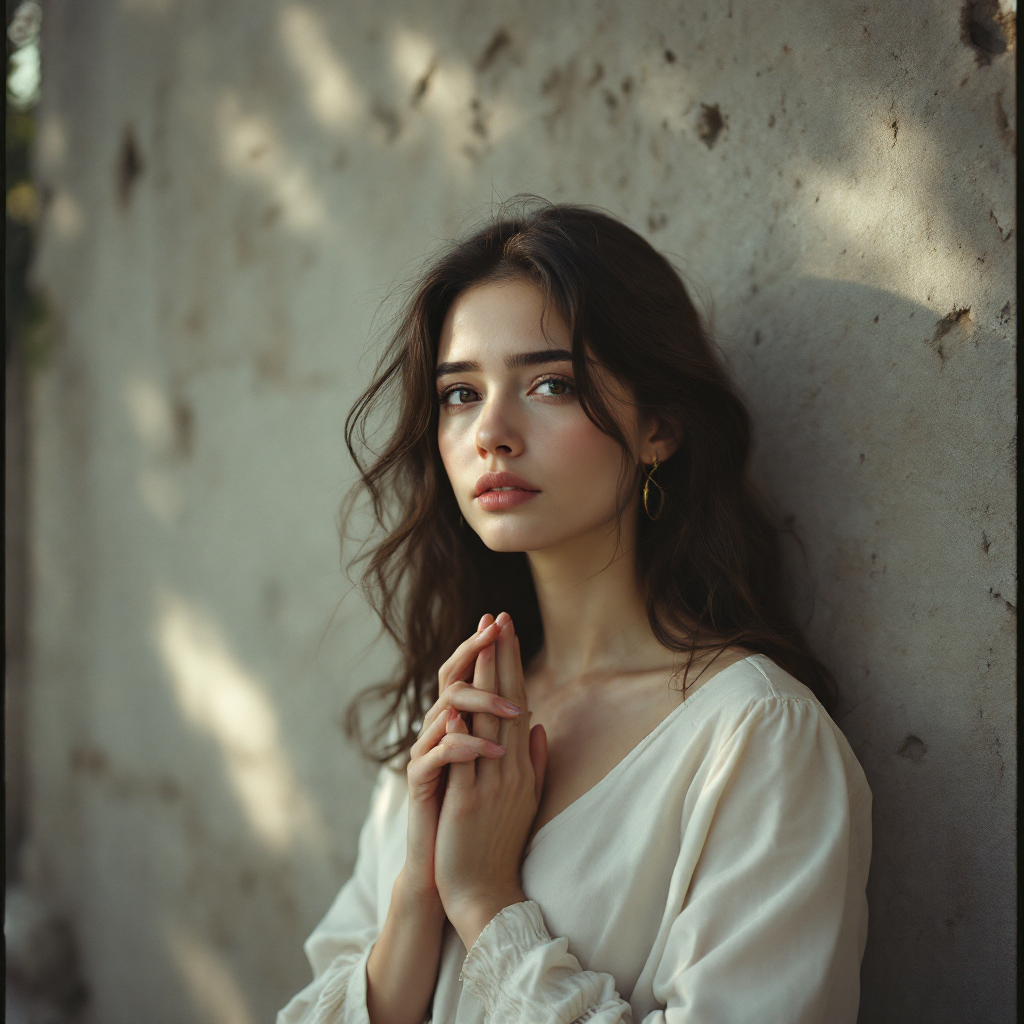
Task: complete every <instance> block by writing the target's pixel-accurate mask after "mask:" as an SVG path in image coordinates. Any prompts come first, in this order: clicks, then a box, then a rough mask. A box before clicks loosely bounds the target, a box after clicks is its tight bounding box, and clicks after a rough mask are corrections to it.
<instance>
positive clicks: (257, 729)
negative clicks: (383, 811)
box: [156, 592, 326, 852]
mask: <svg viewBox="0 0 1024 1024" xmlns="http://www.w3.org/2000/svg"><path fill="white" fill-rule="evenodd" d="M156 634H157V642H158V645H159V650H160V653H161V655H162V656H163V660H164V664H165V665H166V667H167V670H168V673H169V674H170V677H171V683H172V685H173V690H174V695H175V697H176V698H177V700H178V703H179V705H180V706H181V709H182V712H183V713H184V715H185V717H186V718H187V719H188V721H190V722H191V723H192V724H193V725H195V726H196V728H198V729H200V730H201V731H203V732H205V733H206V734H207V735H209V736H210V737H212V739H213V740H214V741H215V742H216V743H217V745H218V747H219V749H220V752H221V755H222V756H223V759H224V767H225V770H226V773H227V775H228V778H229V780H230V782H231V786H232V788H233V789H234V791H235V794H236V795H237V797H238V800H239V803H240V804H241V806H242V808H243V810H244V812H245V814H246V817H247V818H248V820H249V824H250V826H251V827H252V830H253V832H254V833H255V834H256V835H257V836H258V837H259V839H260V840H261V841H262V842H263V843H264V844H265V845H266V846H267V847H269V848H270V849H272V850H275V851H278V852H280V851H284V850H286V849H288V848H291V847H293V846H295V845H302V846H305V847H311V848H313V849H314V850H316V851H317V852H322V851H323V850H324V849H325V848H326V845H325V831H324V828H323V824H322V822H321V820H320V816H319V814H318V812H317V810H316V807H315V806H314V805H313V803H312V801H311V800H310V798H309V797H308V796H307V794H306V793H305V792H304V791H303V790H302V788H301V787H300V785H299V783H298V780H297V779H296V777H295V772H294V771H293V769H292V766H291V763H290V761H289V759H288V756H287V754H286V753H285V751H284V749H283V748H282V745H281V741H280V737H279V730H278V720H277V713H276V711H275V709H274V707H273V705H272V704H271V702H270V700H269V699H268V697H267V695H266V693H265V692H264V690H263V687H262V685H261V683H260V682H259V680H258V679H256V677H254V676H253V675H252V674H251V673H249V672H248V671H246V669H245V668H243V667H242V665H241V664H240V663H239V662H238V660H237V658H236V657H235V656H234V654H233V653H232V652H231V651H230V650H229V649H228V645H227V643H226V642H225V640H224V637H223V636H222V635H221V633H220V631H219V630H218V629H217V627H216V625H215V624H214V623H213V622H211V621H210V618H209V617H208V616H205V615H203V614H201V613H200V612H199V611H198V610H197V609H196V608H194V607H193V606H192V605H190V604H189V602H187V601H186V600H184V599H183V598H182V597H180V596H177V595H175V594H171V593H168V592H164V593H161V594H159V595H158V601H157V616H156Z"/></svg>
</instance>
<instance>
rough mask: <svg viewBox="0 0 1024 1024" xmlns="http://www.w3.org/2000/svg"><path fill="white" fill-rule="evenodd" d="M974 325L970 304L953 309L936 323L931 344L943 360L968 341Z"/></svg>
mask: <svg viewBox="0 0 1024 1024" xmlns="http://www.w3.org/2000/svg"><path fill="white" fill-rule="evenodd" d="M972 326H973V325H972V322H971V307H970V306H963V307H961V308H959V309H952V310H950V312H948V313H947V314H946V315H945V316H944V317H943V318H942V319H941V320H939V321H938V323H936V325H935V333H934V334H933V335H932V340H931V346H932V348H933V349H934V350H935V352H936V353H937V355H938V357H939V358H940V359H941V360H942V361H943V362H945V361H946V360H947V359H948V358H949V357H950V356H951V355H952V354H953V353H954V352H955V351H956V350H957V349H958V348H960V347H961V346H962V345H963V344H964V343H965V342H966V341H967V339H968V337H969V335H970V331H971V328H972ZM975 344H977V342H975Z"/></svg>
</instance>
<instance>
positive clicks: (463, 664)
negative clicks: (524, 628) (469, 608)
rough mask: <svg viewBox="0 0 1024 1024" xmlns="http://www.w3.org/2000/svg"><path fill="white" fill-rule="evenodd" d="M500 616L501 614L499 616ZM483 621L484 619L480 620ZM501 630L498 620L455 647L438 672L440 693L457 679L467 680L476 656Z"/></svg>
mask: <svg viewBox="0 0 1024 1024" xmlns="http://www.w3.org/2000/svg"><path fill="white" fill-rule="evenodd" d="M499 618H500V616H499ZM480 621H481V622H482V621H483V619H481V620H480ZM500 631H501V626H499V625H498V623H497V622H492V623H491V624H490V625H488V626H484V628H483V629H482V630H481V631H480V632H479V633H474V634H473V635H472V636H471V637H470V638H469V639H468V640H464V641H463V642H462V643H461V644H459V646H458V647H456V648H455V653H454V654H453V655H452V656H451V657H450V658H449V659H448V660H447V661H446V662H445V663H444V664H443V665H442V666H441V668H440V671H439V672H438V673H437V686H438V691H439V693H444V691H445V689H446V688H447V687H448V686H450V685H451V684H452V683H454V682H456V681H457V680H460V679H462V680H465V679H466V678H468V676H469V674H470V670H471V669H472V667H473V662H474V661H476V656H477V655H478V654H479V653H480V652H481V651H482V650H483V649H484V648H485V647H487V646H489V645H490V644H493V643H494V640H495V638H496V637H497V635H498V633H499V632H500Z"/></svg>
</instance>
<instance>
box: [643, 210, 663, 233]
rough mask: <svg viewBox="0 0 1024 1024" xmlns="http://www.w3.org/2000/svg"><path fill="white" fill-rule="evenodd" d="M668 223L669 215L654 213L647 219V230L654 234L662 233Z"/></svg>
mask: <svg viewBox="0 0 1024 1024" xmlns="http://www.w3.org/2000/svg"><path fill="white" fill-rule="evenodd" d="M667 223H668V214H667V213H652V214H651V215H650V216H649V217H648V218H647V230H648V231H650V232H651V234H654V232H655V231H660V230H661V229H662V228H663V227H664V226H665V225H666V224H667Z"/></svg>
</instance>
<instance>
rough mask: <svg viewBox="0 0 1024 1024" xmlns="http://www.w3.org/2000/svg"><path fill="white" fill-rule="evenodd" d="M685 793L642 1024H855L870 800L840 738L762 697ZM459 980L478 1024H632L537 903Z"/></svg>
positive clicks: (489, 942)
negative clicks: (476, 1010)
mask: <svg viewBox="0 0 1024 1024" xmlns="http://www.w3.org/2000/svg"><path fill="white" fill-rule="evenodd" d="M694 786H695V787H696V788H697V792H696V793H695V794H694V796H695V799H694V802H693V804H692V813H690V814H689V815H688V816H687V819H686V821H685V823H684V829H683V835H682V843H681V853H680V861H681V862H683V861H689V862H691V863H693V864H694V867H693V870H692V874H691V876H690V883H689V886H688V889H687V891H686V895H685V898H684V899H683V900H682V905H681V907H680V908H679V910H678V913H674V914H669V915H668V916H667V918H666V922H665V925H664V926H663V934H660V935H659V939H658V944H659V945H663V950H662V953H661V955H660V957H659V958H658V959H657V961H656V968H655V970H654V978H653V992H654V996H655V998H656V1000H657V1001H658V1003H660V1004H661V1006H662V1007H663V1008H662V1009H659V1010H655V1011H653V1012H651V1013H648V1014H647V1015H646V1016H645V1017H644V1018H643V1024H708V1022H713V1024H750V1021H753V1020H756V1021H757V1022H758V1024H854V1021H855V1020H856V1012H857V1003H858V996H859V981H858V978H859V972H860V960H861V956H862V954H863V950H864V940H865V937H866V922H867V909H866V900H865V895H864V888H865V884H866V881H867V866H868V860H869V857H870V818H869V815H870V793H869V791H868V789H867V784H866V783H864V782H863V774H862V773H861V770H860V766H859V765H858V764H857V763H856V760H855V759H854V757H853V754H852V752H851V751H850V750H849V747H848V745H847V744H846V741H845V739H843V737H842V735H841V734H840V733H839V732H838V730H837V729H836V727H835V726H834V725H833V723H832V722H831V720H830V719H829V718H828V717H827V715H826V714H825V712H824V711H823V710H822V709H821V707H820V705H818V704H817V703H816V702H815V701H813V700H810V699H803V698H790V697H768V698H763V699H761V700H758V701H757V702H755V703H754V704H753V705H752V706H750V707H748V708H747V709H745V712H744V713H743V715H742V716H740V718H739V720H738V722H737V723H736V724H735V728H731V729H730V731H729V732H728V733H727V735H725V736H724V737H723V739H722V741H721V742H720V743H719V744H718V745H717V747H716V749H715V751H714V753H713V754H712V755H711V756H710V760H709V763H708V764H707V770H706V771H702V772H700V773H698V775H697V778H696V779H695V781H694ZM612 827H613V826H612ZM617 840H618V841H628V839H627V838H626V837H617ZM610 841H611V840H610ZM655 948H658V947H657V946H656V947H655ZM463 976H464V979H465V984H466V985H467V986H468V987H469V988H470V989H471V990H472V991H473V993H474V995H475V996H476V998H478V999H479V1000H480V1001H481V1002H482V1003H483V1005H484V1007H485V1012H486V1014H487V1020H488V1021H489V1022H490V1024H511V1022H513V1021H520V1022H530V1024H571V1022H575V1021H586V1022H588V1024H625V1022H632V1020H633V1016H632V1011H631V1008H630V1005H629V1003H628V1002H627V1001H626V1000H624V999H623V998H622V997H621V996H620V994H619V993H618V992H617V991H616V985H615V979H614V978H612V977H611V976H610V975H607V974H599V973H595V972H591V971H586V970H584V969H583V968H582V966H581V965H580V964H579V962H578V961H577V960H576V958H575V957H573V956H572V955H571V954H570V953H569V951H568V940H567V939H565V938H552V937H551V935H550V934H549V933H548V931H547V929H546V927H545V925H544V920H543V916H542V914H541V908H540V907H539V906H538V905H537V904H536V903H531V902H526V903H518V904H515V905H514V906H511V907H506V908H505V910H503V911H502V912H501V913H500V914H498V915H497V916H496V917H495V918H494V920H492V921H491V922H490V923H489V924H488V925H487V927H486V928H485V929H484V930H483V931H482V932H481V933H480V936H479V938H478V940H477V942H476V943H475V944H474V946H473V948H472V949H471V950H470V951H469V954H468V955H467V958H466V962H465V964H464V967H463Z"/></svg>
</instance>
